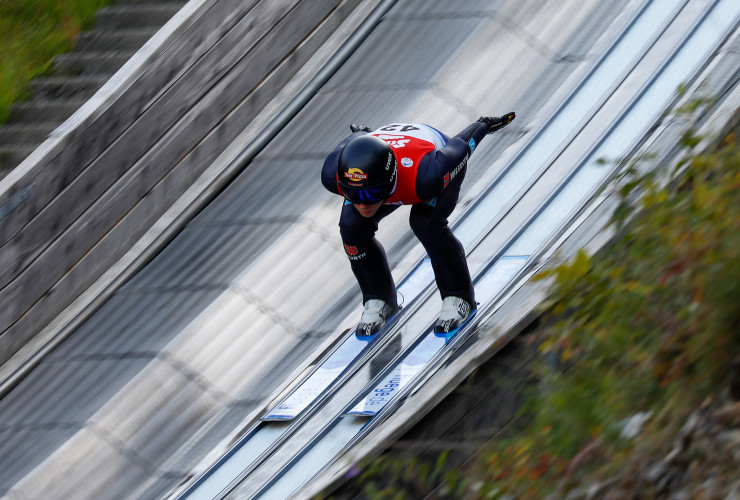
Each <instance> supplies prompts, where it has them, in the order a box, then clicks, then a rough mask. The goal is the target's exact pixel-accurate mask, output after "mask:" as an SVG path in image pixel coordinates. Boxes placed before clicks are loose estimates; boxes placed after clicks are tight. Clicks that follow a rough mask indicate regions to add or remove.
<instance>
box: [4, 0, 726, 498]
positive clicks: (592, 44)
mask: <svg viewBox="0 0 740 500" xmlns="http://www.w3.org/2000/svg"><path fill="white" fill-rule="evenodd" d="M739 23H740V5H738V4H737V2H736V1H734V0H618V1H614V2H600V1H596V0H593V1H578V2H576V1H564V2H541V1H535V0H524V1H522V0H500V1H488V0H459V1H442V0H433V1H428V0H378V1H372V0H366V1H362V2H360V1H359V0H356V1H350V0H331V1H313V0H310V1H309V0H270V1H266V0H262V1H260V0H251V1H241V2H236V1H231V0H191V1H190V2H188V3H187V4H185V5H184V6H183V7H182V9H181V10H180V11H179V12H177V14H175V15H174V17H173V18H172V19H171V20H170V21H169V22H168V23H167V24H165V25H164V27H163V28H162V29H161V30H159V31H158V32H157V33H156V34H155V35H154V36H153V37H152V38H151V39H150V40H149V41H148V42H146V44H145V45H144V46H143V47H142V49H141V50H139V51H138V52H137V53H136V54H135V55H134V56H133V57H132V58H131V59H130V60H128V61H127V62H126V63H125V64H124V65H123V67H122V68H121V69H120V70H119V71H118V72H117V73H116V74H115V75H114V76H113V77H112V78H111V79H110V80H109V81H107V82H106V83H105V85H103V87H102V88H101V89H100V90H99V91H98V92H97V93H96V94H95V95H94V96H93V97H91V98H90V100H88V101H87V102H86V103H85V104H84V105H83V106H82V107H81V108H80V109H79V110H78V111H77V112H76V113H75V114H74V115H73V116H72V117H71V118H70V119H69V120H67V121H66V122H65V123H64V124H63V125H62V126H60V127H59V128H58V129H57V130H56V131H55V132H54V134H52V137H50V138H49V139H48V140H47V141H46V142H44V143H43V144H42V145H41V146H40V147H39V148H38V149H37V150H35V151H34V152H33V153H32V154H31V156H30V157H29V158H28V159H27V160H25V161H24V162H23V163H22V164H21V165H20V166H19V167H18V168H16V169H15V170H14V171H13V172H12V173H11V174H10V175H8V176H7V177H6V178H4V179H3V180H2V181H0V206H1V207H2V208H1V209H0V210H2V212H0V217H2V218H0V237H2V238H3V240H2V242H0V243H1V244H2V247H0V258H1V259H2V261H3V262H4V263H7V265H4V266H3V267H2V273H3V274H2V280H3V281H2V283H0V287H1V288H0V294H3V304H4V305H6V304H7V306H6V307H5V308H4V309H3V311H2V314H1V315H0V321H1V322H2V323H1V324H0V326H1V327H2V330H1V331H2V334H1V335H0V354H1V355H2V361H3V365H2V367H1V369H0V375H1V378H0V384H1V385H0V395H1V396H2V399H0V422H1V423H0V494H1V495H4V497H7V498H12V499H16V498H17V499H21V498H52V499H53V498H59V499H62V498H80V499H87V498H90V499H93V498H132V499H133V498H137V499H138V498H199V499H200V498H209V499H210V498H289V497H290V498H294V497H296V498H311V497H312V496H313V495H317V494H322V493H326V492H328V491H330V490H331V489H332V488H334V487H336V485H337V484H339V483H341V481H342V480H343V477H344V475H345V473H346V472H347V470H348V469H349V468H350V467H351V466H352V465H353V464H354V463H356V462H357V461H358V460H360V459H362V458H364V457H368V456H373V455H374V454H377V453H379V452H380V451H382V449H383V448H384V447H387V446H388V445H389V444H390V443H392V442H393V440H394V439H397V438H398V437H399V436H400V435H401V434H402V433H403V432H404V431H405V430H407V429H408V428H410V426H412V425H413V424H414V423H415V422H418V421H419V419H421V418H422V417H423V416H424V415H425V414H426V413H427V412H429V411H430V410H431V409H432V408H434V406H435V405H436V404H437V403H438V402H439V401H440V400H441V399H442V398H444V396H445V395H446V394H448V393H449V392H450V391H451V390H453V388H454V387H455V385H456V384H457V383H459V381H460V380H461V379H462V378H464V377H465V376H466V375H467V374H469V373H470V372H471V371H472V370H474V369H475V367H476V366H478V365H479V364H480V363H482V362H483V361H486V360H488V359H491V358H492V357H493V359H494V360H495V355H496V352H497V351H498V350H499V349H500V348H501V346H503V345H505V344H506V343H507V341H508V340H510V339H511V338H513V337H514V336H516V335H517V334H518V332H520V331H521V330H522V329H523V328H524V327H525V326H526V325H527V324H528V323H529V322H530V321H531V320H532V319H533V317H534V316H535V315H536V314H537V305H538V304H539V303H540V302H541V301H542V300H543V299H544V298H545V297H546V288H545V287H546V283H541V282H538V283H532V282H531V281H530V278H531V277H532V276H533V275H534V274H535V273H536V272H537V271H538V270H539V269H541V268H542V267H543V266H546V265H548V264H549V263H551V262H552V261H553V260H557V259H562V258H567V257H568V256H570V255H573V254H574V252H575V251H576V250H577V249H579V248H582V247H585V248H587V250H589V251H595V250H596V249H598V248H600V247H601V246H603V245H605V244H608V242H609V238H610V237H611V236H612V235H611V234H610V233H609V232H608V231H604V230H603V228H604V223H605V222H606V221H607V220H608V219H609V216H610V214H611V212H612V210H613V208H614V202H615V200H614V197H613V196H612V190H611V189H609V188H608V186H609V185H610V184H609V183H610V181H611V180H612V179H613V178H614V176H615V175H616V174H618V172H619V171H620V169H621V168H622V167H623V166H624V165H625V162H624V161H623V159H625V158H632V157H635V156H636V155H639V154H642V153H651V155H650V156H649V157H647V158H649V159H647V160H645V161H643V162H641V163H640V164H639V165H640V168H645V169H653V168H662V169H666V171H668V170H669V168H670V167H671V166H673V165H674V164H675V163H676V162H677V160H678V159H679V157H680V155H681V154H682V150H681V148H680V147H679V146H678V144H679V142H680V137H681V136H682V134H683V132H684V131H685V130H686V128H687V127H693V128H695V129H696V130H697V131H698V132H699V133H701V134H703V135H705V136H706V137H707V143H708V142H709V141H710V140H711V138H712V137H713V136H714V135H716V134H717V133H718V132H720V131H721V130H722V129H723V127H724V126H725V125H726V124H727V123H728V122H730V120H731V119H732V117H733V116H734V115H735V113H736V110H737V108H738V105H739V104H740V89H739V88H738V79H739V78H740V72H739V70H738V68H740V42H738V33H740V31H739V30H738V26H739ZM679 87H681V88H682V92H678V89H679ZM707 96H710V97H712V99H709V100H706V101H702V102H704V104H702V105H701V106H699V107H698V109H696V111H694V112H693V113H692V114H682V113H677V110H678V108H679V107H681V106H682V105H683V104H685V103H687V102H689V101H691V100H694V99H697V98H698V97H707ZM508 111H516V113H517V119H516V121H515V122H514V123H513V124H512V125H510V126H509V127H507V128H505V129H504V130H503V131H501V132H499V133H496V134H493V135H490V136H488V137H486V138H485V139H484V140H483V141H482V143H481V144H480V145H479V146H478V148H477V149H476V151H475V154H474V155H473V156H472V157H471V159H470V163H469V167H468V172H467V175H466V179H465V183H464V185H463V190H462V193H461V200H460V203H459V206H458V208H457V209H456V211H455V212H454V213H453V215H452V217H451V219H450V223H451V225H452V227H453V231H454V232H455V233H456V234H457V235H458V237H459V238H460V239H461V241H462V242H463V244H464V247H465V249H466V252H467V255H468V262H469V264H470V268H471V272H472V274H473V276H474V280H475V284H476V291H477V294H478V300H479V301H480V306H479V309H478V313H477V315H476V317H475V318H474V320H473V321H472V322H471V323H470V326H469V327H468V328H467V329H466V330H464V331H463V332H461V334H459V335H457V336H455V337H452V338H451V339H439V338H435V337H434V335H433V334H430V328H431V325H432V324H433V322H434V320H435V318H436V314H437V312H438V310H439V306H440V304H441V301H440V299H439V296H438V294H437V291H436V288H435V286H434V283H433V279H432V277H431V274H430V271H429V266H428V262H427V261H426V260H425V254H424V250H423V248H421V246H420V245H419V244H418V242H417V241H416V239H415V238H414V236H413V234H412V233H411V230H410V229H409V227H408V221H407V210H406V209H403V208H401V209H399V210H398V211H397V212H395V213H394V214H393V215H391V216H389V217H388V218H387V219H386V220H384V221H383V224H382V226H381V229H380V231H379V233H378V238H379V239H380V240H381V242H382V243H383V245H384V246H385V249H386V252H387V254H388V257H389V260H390V263H391V268H392V270H393V275H394V277H395V279H396V280H397V284H398V285H399V287H400V289H401V290H402V291H403V293H404V294H405V297H406V298H407V300H406V303H405V304H404V309H403V312H402V314H401V316H400V318H399V320H398V322H397V323H396V324H394V326H393V328H392V329H391V330H390V331H389V332H388V334H387V335H386V336H384V337H383V338H382V339H380V340H379V341H378V342H377V343H375V344H373V345H372V346H371V347H369V350H368V351H367V352H366V353H365V354H363V355H362V356H361V357H359V358H358V359H357V361H356V363H354V364H353V365H352V366H351V367H350V369H348V370H345V371H343V372H342V373H341V374H340V375H339V376H338V377H337V378H336V379H334V381H333V382H332V383H331V384H330V385H329V387H328V388H327V389H326V390H324V391H321V393H320V394H319V395H318V396H316V397H314V398H312V399H311V401H310V402H308V404H307V405H306V406H302V407H301V408H300V409H299V410H298V411H297V412H296V414H295V415H292V416H291V417H290V418H289V419H287V420H282V421H276V420H275V419H271V418H269V416H270V415H271V414H272V412H273V411H274V409H275V408H276V406H278V405H280V404H281V402H284V401H286V398H287V397H289V396H290V395H291V394H293V393H294V392H295V390H296V388H298V387H300V386H301V385H302V384H303V383H304V381H307V380H310V375H311V374H312V373H314V369H315V368H316V367H317V366H320V363H321V362H322V360H323V359H325V358H326V357H327V356H329V355H331V353H333V352H335V349H336V348H337V346H339V345H340V344H341V342H343V340H344V339H346V338H347V336H348V335H352V333H351V329H352V327H353V326H354V324H355V323H356V321H357V320H358V319H359V315H360V311H361V306H360V293H359V290H358V288H357V285H356V283H355V282H354V278H353V277H352V275H351V272H350V269H349V265H348V263H347V260H346V256H345V254H344V252H343V249H342V246H341V242H340V239H339V234H338V228H337V222H338V217H339V209H340V206H341V200H340V199H339V198H338V197H336V196H334V195H331V194H330V193H328V192H326V191H325V190H323V188H322V186H321V184H320V182H319V171H320V168H321V164H322V161H323V158H324V157H325V156H326V154H327V153H328V152H329V151H330V150H331V149H332V148H333V147H334V146H335V145H336V143H337V142H338V141H339V140H341V139H342V138H344V137H345V136H346V135H348V132H349V124H351V123H361V124H364V125H369V126H378V125H381V124H384V123H390V122H393V121H404V122H424V123H429V124H431V125H434V126H435V127H437V128H439V129H441V130H443V131H445V132H447V133H449V134H455V133H457V132H458V131H459V130H461V129H462V128H464V127H465V126H467V125H468V124H469V123H471V122H472V121H474V120H475V119H477V118H478V117H479V116H481V115H497V114H503V113H505V112H508ZM604 187H607V188H606V189H604ZM389 380H390V381H392V384H391V385H393V390H390V391H389V390H387V389H388V387H390V386H391V385H389V383H388V381H389ZM397 382H398V383H397ZM381 393H382V394H383V396H382V397H383V398H385V399H384V400H383V403H382V406H380V407H379V409H378V410H377V411H375V410H373V411H367V408H368V405H367V404H366V403H367V401H368V400H369V398H373V397H377V395H378V394H381Z"/></svg>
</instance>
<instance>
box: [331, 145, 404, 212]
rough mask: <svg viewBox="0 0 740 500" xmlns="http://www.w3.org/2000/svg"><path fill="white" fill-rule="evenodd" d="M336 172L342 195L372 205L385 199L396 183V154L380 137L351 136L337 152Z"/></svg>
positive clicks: (353, 200) (352, 200)
mask: <svg viewBox="0 0 740 500" xmlns="http://www.w3.org/2000/svg"><path fill="white" fill-rule="evenodd" d="M337 175H338V182H339V187H340V188H341V190H342V194H343V195H344V197H345V198H347V199H348V200H349V201H351V202H352V203H359V204H364V205H372V204H374V203H378V202H380V201H384V200H387V199H388V198H389V197H390V195H391V194H392V193H393V191H394V189H395V187H396V156H395V155H394V154H393V150H392V149H391V147H390V146H389V145H388V143H387V142H385V141H384V140H383V139H380V138H378V137H375V136H374V135H362V136H360V137H355V138H354V139H352V140H350V141H349V142H348V143H347V145H346V146H345V147H344V149H342V152H341V153H339V163H338V165H337Z"/></svg>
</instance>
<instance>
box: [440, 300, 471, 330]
mask: <svg viewBox="0 0 740 500" xmlns="http://www.w3.org/2000/svg"><path fill="white" fill-rule="evenodd" d="M472 310H473V307H472V306H471V305H470V303H469V302H468V301H467V300H465V299H463V298H461V297H452V296H450V297H445V298H444V300H442V311H441V312H440V313H439V319H438V320H437V323H436V324H435V325H434V333H450V332H452V331H454V330H455V329H456V328H458V327H459V326H460V325H461V324H463V322H464V321H465V320H466V319H468V316H470V312H471V311H472Z"/></svg>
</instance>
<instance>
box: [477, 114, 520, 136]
mask: <svg viewBox="0 0 740 500" xmlns="http://www.w3.org/2000/svg"><path fill="white" fill-rule="evenodd" d="M514 118H516V113H514V112H511V113H506V114H505V115H503V116H500V117H499V116H481V117H480V118H478V121H479V122H481V123H485V124H486V127H488V132H487V133H488V134H492V133H494V132H496V131H497V130H501V129H502V128H504V127H505V126H507V125H508V124H509V123H511V122H513V121H514Z"/></svg>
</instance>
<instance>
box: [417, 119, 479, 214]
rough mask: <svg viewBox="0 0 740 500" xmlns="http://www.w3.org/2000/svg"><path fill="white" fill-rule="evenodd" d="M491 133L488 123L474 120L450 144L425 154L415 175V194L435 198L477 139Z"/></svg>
mask: <svg viewBox="0 0 740 500" xmlns="http://www.w3.org/2000/svg"><path fill="white" fill-rule="evenodd" d="M487 133H488V126H487V125H486V124H485V123H483V122H480V121H476V122H473V123H472V124H470V125H469V126H468V127H466V128H465V129H464V130H463V131H462V132H460V133H459V134H457V135H456V136H455V137H453V138H451V139H450V140H449V141H448V142H447V144H446V145H445V146H444V147H443V148H441V149H438V150H436V151H431V152H430V153H429V154H427V155H426V156H424V158H422V160H421V163H420V164H419V170H418V173H417V176H416V195H417V196H418V197H419V198H421V199H422V200H428V199H430V198H434V197H435V196H437V195H438V194H439V193H441V192H442V190H443V189H444V188H445V187H446V186H447V184H448V183H449V182H450V181H451V180H452V179H454V178H455V177H456V176H457V175H459V174H460V173H461V172H462V171H463V170H464V169H465V166H466V165H467V162H468V158H469V157H470V155H471V153H472V152H473V151H474V150H475V148H476V146H477V145H478V143H479V142H480V141H481V139H483V137H484V136H485V135H486V134H487Z"/></svg>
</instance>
